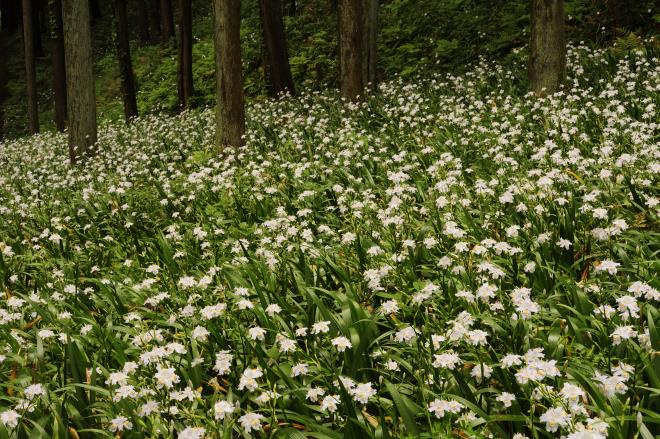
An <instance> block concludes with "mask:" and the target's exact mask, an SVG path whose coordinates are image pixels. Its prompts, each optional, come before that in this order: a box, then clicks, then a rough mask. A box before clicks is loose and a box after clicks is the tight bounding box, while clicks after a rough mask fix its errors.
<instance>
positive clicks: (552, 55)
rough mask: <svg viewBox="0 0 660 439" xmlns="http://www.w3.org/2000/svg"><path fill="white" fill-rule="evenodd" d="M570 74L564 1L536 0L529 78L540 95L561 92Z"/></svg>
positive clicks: (532, 87) (532, 86)
mask: <svg viewBox="0 0 660 439" xmlns="http://www.w3.org/2000/svg"><path fill="white" fill-rule="evenodd" d="M565 71H566V41H565V37H564V1H563V0H532V32H531V40H530V45H529V60H528V75H529V82H530V86H531V89H532V91H533V92H534V93H536V94H537V95H545V94H552V93H554V92H556V91H558V90H559V87H560V86H561V84H562V82H563V81H564V77H565Z"/></svg>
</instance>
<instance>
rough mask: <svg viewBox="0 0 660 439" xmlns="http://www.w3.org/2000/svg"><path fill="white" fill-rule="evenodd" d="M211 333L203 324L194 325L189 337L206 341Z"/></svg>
mask: <svg viewBox="0 0 660 439" xmlns="http://www.w3.org/2000/svg"><path fill="white" fill-rule="evenodd" d="M210 334H211V333H210V332H209V331H208V330H207V329H206V328H205V327H203V326H195V329H193V331H192V334H191V338H192V339H193V340H199V341H206V339H208V338H209V335H210Z"/></svg>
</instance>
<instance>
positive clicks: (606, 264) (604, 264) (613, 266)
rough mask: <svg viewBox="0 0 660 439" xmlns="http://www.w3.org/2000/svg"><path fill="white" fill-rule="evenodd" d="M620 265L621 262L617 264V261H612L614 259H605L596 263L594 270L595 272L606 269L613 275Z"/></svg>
mask: <svg viewBox="0 0 660 439" xmlns="http://www.w3.org/2000/svg"><path fill="white" fill-rule="evenodd" d="M620 265H621V264H619V263H618V262H614V261H610V260H608V259H605V260H604V261H601V263H600V264H598V265H596V266H595V267H594V270H595V271H596V272H600V271H607V272H608V273H609V274H612V275H613V274H616V273H617V271H618V267H619V266H620Z"/></svg>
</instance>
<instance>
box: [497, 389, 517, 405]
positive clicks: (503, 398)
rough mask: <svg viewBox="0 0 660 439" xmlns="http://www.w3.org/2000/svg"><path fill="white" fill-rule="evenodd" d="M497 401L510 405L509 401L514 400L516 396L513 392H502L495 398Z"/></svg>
mask: <svg viewBox="0 0 660 439" xmlns="http://www.w3.org/2000/svg"><path fill="white" fill-rule="evenodd" d="M495 399H496V400H497V401H499V402H501V403H502V404H504V407H511V403H513V401H515V400H516V397H515V395H514V394H513V393H508V392H502V393H501V394H500V395H499V396H498V397H497V398H495Z"/></svg>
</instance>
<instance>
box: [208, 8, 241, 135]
mask: <svg viewBox="0 0 660 439" xmlns="http://www.w3.org/2000/svg"><path fill="white" fill-rule="evenodd" d="M213 10H214V16H215V24H214V32H213V36H214V43H215V66H216V67H215V70H216V79H217V84H216V96H217V102H216V136H215V142H216V145H217V146H218V147H219V148H225V147H228V146H230V147H235V148H238V147H239V146H240V145H241V144H242V141H243V140H242V137H243V134H244V133H245V107H244V105H245V104H244V101H243V77H242V66H241V33H240V30H241V29H240V28H241V15H240V14H241V6H240V0H213Z"/></svg>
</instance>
